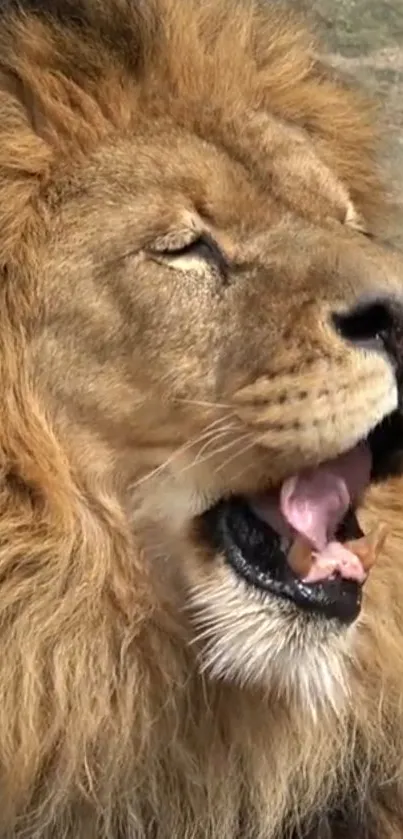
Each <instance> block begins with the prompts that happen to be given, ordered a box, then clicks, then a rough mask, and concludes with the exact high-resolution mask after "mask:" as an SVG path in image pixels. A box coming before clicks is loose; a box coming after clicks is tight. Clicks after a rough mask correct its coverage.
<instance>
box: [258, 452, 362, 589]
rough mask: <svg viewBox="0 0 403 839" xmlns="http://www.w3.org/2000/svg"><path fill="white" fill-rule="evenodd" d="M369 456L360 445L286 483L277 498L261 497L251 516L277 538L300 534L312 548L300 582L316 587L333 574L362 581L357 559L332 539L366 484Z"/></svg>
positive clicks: (294, 476) (289, 479)
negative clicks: (272, 530) (265, 524)
mask: <svg viewBox="0 0 403 839" xmlns="http://www.w3.org/2000/svg"><path fill="white" fill-rule="evenodd" d="M370 473H371V453H370V450H369V448H368V446H367V445H366V444H365V443H360V444H359V445H357V446H356V447H355V448H354V449H351V450H350V451H349V452H346V454H343V455H341V456H340V457H338V458H336V459H335V460H329V461H327V462H326V463H323V464H321V465H320V466H319V467H318V468H317V469H311V470H309V471H306V472H302V473H300V474H298V475H293V476H292V477H291V478H288V480H286V481H285V482H284V483H283V485H282V487H281V491H280V498H279V499H278V498H275V497H274V496H266V495H265V496H260V498H259V499H257V501H256V502H255V505H254V506H255V509H256V512H257V513H258V514H259V515H260V516H261V518H263V519H264V520H265V521H267V522H268V523H269V524H270V525H271V526H272V527H273V528H274V529H275V530H276V531H277V532H278V533H281V534H283V535H288V536H290V535H293V534H294V535H295V533H298V534H300V535H301V536H303V537H305V539H306V540H307V541H308V542H310V544H311V545H312V548H313V554H312V568H311V571H310V572H309V574H308V575H307V577H305V580H306V581H307V582H316V581H317V580H321V579H322V580H323V579H326V578H328V577H330V576H332V575H333V574H334V573H336V572H337V573H338V574H340V576H342V577H344V578H346V579H354V580H357V581H359V582H362V581H363V580H364V579H365V576H366V574H365V572H364V569H363V567H362V565H361V563H360V560H359V559H358V558H357V557H356V556H355V554H353V553H352V552H351V551H349V550H347V549H346V548H345V547H344V546H343V545H342V544H341V543H340V542H337V541H335V540H334V536H335V533H336V531H337V528H338V526H339V524H340V523H341V522H342V520H343V518H344V516H345V514H346V512H347V510H348V508H349V507H350V505H351V504H353V503H354V502H356V501H357V500H358V498H359V497H360V495H361V494H362V493H363V492H364V490H365V489H366V487H367V486H368V484H369V480H370Z"/></svg>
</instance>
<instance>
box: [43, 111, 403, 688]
mask: <svg viewBox="0 0 403 839" xmlns="http://www.w3.org/2000/svg"><path fill="white" fill-rule="evenodd" d="M165 131H167V127H166V125H165ZM320 177H321V171H320V167H319V164H318V182H319V186H320V187H321V188H322V195H321V196H320V197H321V204H322V206H321V211H322V212H321V216H320V218H315V206H314V204H315V195H314V196H313V198H312V203H313V207H312V213H309V212H305V213H299V212H298V209H294V208H293V207H291V208H290V207H289V206H287V203H286V202H285V201H284V203H283V202H282V201H281V196H280V197H279V196H276V197H275V198H274V197H273V196H272V195H271V192H270V185H269V184H267V185H266V184H265V183H264V180H263V178H262V174H261V172H259V174H258V176H255V175H254V173H252V172H249V171H248V170H247V168H246V167H244V166H240V165H239V164H237V163H236V161H235V160H233V159H231V156H230V155H229V154H227V153H225V152H224V151H220V150H217V149H216V148H214V147H213V146H212V145H208V144H207V143H202V142H201V141H200V140H198V139H197V138H196V137H191V138H189V139H188V140H187V141H186V142H184V141H183V139H182V137H181V134H180V132H178V131H175V125H174V122H173V123H172V126H171V127H170V132H169V142H166V141H165V142H164V143H163V144H162V143H159V142H158V141H155V139H154V138H153V136H149V137H148V136H146V137H145V138H144V139H141V140H137V139H134V140H133V141H131V142H130V143H125V144H123V143H122V145H121V146H120V147H118V148H116V146H115V147H114V148H113V150H109V149H105V150H104V151H103V152H102V154H101V153H99V154H98V156H97V157H96V158H95V159H94V160H93V162H92V165H91V167H89V169H88V170H87V169H86V170H85V171H84V172H83V173H82V174H80V176H79V177H78V178H77V180H76V181H75V184H74V191H73V192H72V194H71V195H69V194H67V196H66V198H65V201H64V204H63V208H62V209H61V210H60V212H59V214H58V222H57V225H58V235H57V237H55V238H54V240H53V241H51V242H50V243H49V244H48V246H47V249H46V253H45V256H44V258H43V259H44V261H43V265H42V266H41V269H42V272H43V274H42V276H43V284H44V288H45V289H46V292H47V295H48V311H47V324H46V330H45V333H44V337H43V339H42V343H41V349H40V353H41V354H42V364H41V366H42V369H46V377H47V380H48V383H49V385H50V390H51V392H52V393H53V396H54V397H55V399H57V400H58V401H59V402H60V404H63V405H65V406H68V410H70V411H72V417H73V418H74V419H75V420H77V419H78V418H80V421H81V422H85V423H87V425H88V427H89V428H91V429H92V428H93V429H96V430H97V431H98V432H99V433H100V434H101V435H102V436H103V437H104V438H105V439H106V440H107V441H108V444H109V445H110V446H111V451H112V452H113V453H114V456H115V457H116V458H117V461H118V462H119V463H120V467H119V468H120V469H121V470H123V471H124V473H125V481H126V488H127V489H128V491H129V493H130V496H131V502H130V505H131V508H132V515H133V517H134V523H135V527H136V529H138V532H139V533H140V534H141V533H143V536H142V546H143V548H144V550H145V556H146V562H147V563H149V564H150V567H151V568H152V570H153V573H154V572H155V578H156V584H157V586H158V585H160V584H161V577H162V579H163V581H164V586H165V589H164V595H165V596H166V595H167V591H170V592H171V593H170V596H171V597H173V598H174V602H175V608H176V609H177V610H179V612H182V611H183V610H185V611H186V612H187V614H188V617H189V620H190V622H191V625H193V631H194V633H195V634H196V635H200V638H201V640H200V642H199V643H200V651H201V654H202V658H203V659H204V661H205V663H206V664H207V665H211V666H212V667H213V669H214V671H215V672H216V673H219V674H220V675H224V676H230V677H232V676H234V675H235V676H237V677H240V678H241V679H245V680H246V679H247V678H249V677H251V678H252V679H256V678H262V677H263V678H264V679H265V680H267V679H268V678H271V676H272V673H273V668H275V667H277V668H278V667H281V668H284V667H286V669H287V670H290V669H291V668H292V667H297V666H298V662H297V658H296V656H297V650H298V655H303V654H304V650H305V651H306V653H307V655H309V656H311V657H312V659H313V661H315V667H316V671H315V672H316V673H317V674H318V673H319V676H318V678H324V676H323V672H322V670H323V667H324V664H323V663H322V664H320V666H318V661H319V657H318V649H319V650H323V649H324V650H325V655H326V656H327V657H329V655H330V652H329V650H330V649H331V648H332V644H333V645H334V644H337V648H338V649H339V646H340V643H341V642H340V638H339V636H340V633H341V629H342V627H343V626H345V625H346V624H349V623H350V622H351V620H353V618H355V617H356V615H357V612H358V609H359V601H360V597H361V582H362V581H361V580H359V581H358V583H357V581H356V580H355V578H354V574H353V578H352V579H351V578H349V576H348V574H347V576H346V577H344V575H343V574H339V573H338V567H336V570H335V573H334V574H332V575H331V574H330V573H329V574H328V575H327V576H326V577H325V579H320V581H318V582H314V583H313V584H311V585H305V584H304V583H302V582H301V581H300V579H299V577H298V575H295V574H294V573H293V572H292V570H291V568H290V565H289V563H288V561H287V553H288V552H289V549H290V544H291V542H292V533H291V532H289V533H288V532H283V531H282V530H281V528H280V530H277V531H276V527H275V524H274V523H273V521H272V520H271V519H270V516H269V518H268V519H267V520H266V522H264V521H262V520H261V519H260V518H259V515H257V510H258V509H259V503H260V507H262V504H263V507H264V500H265V498H271V499H272V501H271V503H272V505H275V504H277V507H278V505H279V502H276V501H275V497H276V494H278V492H279V487H280V486H281V485H282V483H283V482H284V480H285V479H287V478H289V477H290V476H291V475H295V474H298V473H300V472H301V470H306V469H308V470H309V468H312V467H316V466H318V464H320V463H322V462H323V461H328V460H329V459H331V458H336V457H337V456H338V455H340V454H342V453H344V452H349V451H350V450H352V449H353V450H354V451H357V449H355V447H356V446H357V444H359V443H360V442H362V441H365V440H367V439H368V435H369V434H370V432H373V429H374V428H376V427H377V426H379V424H380V423H381V422H382V420H383V419H384V418H385V417H387V416H388V415H390V414H392V412H393V411H394V410H395V409H396V407H397V404H398V387H397V368H396V364H400V358H399V356H398V349H397V344H396V342H395V343H394V337H395V338H396V334H397V333H396V329H397V328H398V327H399V326H400V310H399V305H400V303H399V295H401V279H400V277H401V276H403V264H402V262H401V261H400V260H399V259H398V258H397V257H396V256H395V255H393V254H389V253H388V252H387V251H386V250H385V249H384V248H382V247H381V246H378V245H377V244H376V243H374V242H372V241H371V240H370V239H368V238H367V237H366V236H365V235H363V233H362V232H361V231H360V230H357V229H355V226H354V220H355V216H354V213H353V210H352V206H351V203H350V201H349V199H348V198H347V196H345V195H344V192H343V190H342V189H340V193H339V194H336V198H337V200H335V197H334V192H332V190H331V189H330V188H329V195H328V196H327V193H326V188H327V186H328V185H327V183H326V181H324V182H323V183H322V182H321V180H320ZM305 189H306V190H308V189H309V183H306V184H305V182H304V180H303V178H302V182H301V183H298V184H297V185H296V187H295V194H293V200H294V206H295V207H298V201H299V194H300V190H302V191H304V190H305ZM77 196H78V197H77ZM327 198H328V203H327V205H326V199H327ZM326 210H327V213H326V214H325V212H324V211H326ZM77 216H79V218H80V224H79V225H77V222H76V218H77ZM82 231H83V232H82ZM72 289H74V294H72ZM49 350H51V352H52V359H51V358H50V355H49V356H48V357H47V353H48V352H49ZM46 357H47V361H46V363H45V364H44V363H43V358H45V359H46ZM67 364H69V369H70V371H71V376H70V377H69V378H68V379H67V380H66V378H65V376H64V373H63V371H64V370H65V369H66V365H67ZM371 439H372V438H371ZM358 461H359V458H358ZM358 461H357V465H356V466H354V463H353V467H352V468H353V469H354V468H357V469H358V470H359V469H360V463H359V462H358ZM122 464H124V465H123V466H122ZM268 493H271V494H270V496H269V495H268ZM262 499H263V501H262ZM357 502H358V497H357V498H352V499H351V503H352V504H353V505H354V506H355V505H356V503H357ZM348 506H349V505H348ZM206 511H208V512H206ZM345 512H346V510H344V511H343V515H344V513H345ZM269 522H270V523H269ZM331 535H332V534H331ZM354 535H356V534H354V533H349V532H348V533H347V535H345V536H344V539H343V541H346V539H347V538H349V537H350V536H351V537H353V536H354ZM329 538H330V537H329ZM158 578H160V579H158ZM167 587H168V588H167ZM335 639H336V640H335ZM304 666H305V667H306V663H305V665H304ZM321 668H322V670H321ZM304 678H305V679H307V678H308V676H307V675H306V674H305V676H304Z"/></svg>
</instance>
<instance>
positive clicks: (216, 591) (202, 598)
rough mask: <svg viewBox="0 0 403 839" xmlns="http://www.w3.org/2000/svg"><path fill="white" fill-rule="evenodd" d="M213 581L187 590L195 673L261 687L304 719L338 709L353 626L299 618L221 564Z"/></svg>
mask: <svg viewBox="0 0 403 839" xmlns="http://www.w3.org/2000/svg"><path fill="white" fill-rule="evenodd" d="M217 570H218V569H217ZM217 577H218V575H217ZM217 577H215V579H214V580H211V581H209V582H206V583H203V584H201V585H200V586H197V587H193V588H192V589H191V591H190V610H191V615H192V621H193V624H194V626H195V630H196V635H195V642H194V643H195V645H197V647H198V649H199V650H200V653H199V655H200V666H201V668H202V670H203V671H205V672H207V673H208V674H209V675H210V677H211V678H213V679H218V680H220V679H223V680H225V681H228V680H229V681H235V682H237V683H240V684H241V685H242V686H245V687H247V686H258V687H260V688H262V687H263V688H264V689H266V690H267V691H268V692H269V693H270V694H273V693H274V694H277V695H278V698H279V699H280V700H281V699H283V700H285V701H290V702H293V703H297V704H298V708H299V709H300V711H301V712H303V711H305V712H306V713H308V714H309V715H310V716H312V715H313V716H316V715H317V713H319V711H320V710H322V711H323V710H324V709H325V708H326V707H327V708H328V709H329V710H330V709H332V710H333V711H334V712H336V713H337V712H340V711H341V710H342V708H343V707H344V704H345V700H346V699H347V696H348V680H347V672H346V670H347V661H348V651H349V648H351V634H352V633H353V632H354V627H352V628H349V629H341V628H340V627H338V626H336V625H335V624H333V623H332V622H328V621H326V620H323V621H322V620H320V619H318V620H313V619H307V617H306V616H304V615H303V614H301V613H299V612H298V611H297V609H296V608H295V607H294V606H293V605H292V604H290V603H287V602H286V601H281V600H280V599H278V598H276V597H275V596H271V595H269V596H266V595H263V594H261V593H260V592H259V591H257V590H255V589H253V588H252V587H250V586H248V585H247V584H246V583H244V582H243V581H242V580H240V579H238V578H237V577H236V576H235V574H234V573H233V572H232V571H231V569H229V568H226V567H224V566H222V567H221V568H220V569H219V578H217Z"/></svg>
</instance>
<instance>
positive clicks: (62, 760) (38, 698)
mask: <svg viewBox="0 0 403 839" xmlns="http://www.w3.org/2000/svg"><path fill="white" fill-rule="evenodd" d="M3 6H4V9H3ZM46 7H47V8H46ZM234 43H235V44H236V45H237V47H236V49H234ZM0 56H1V58H0V65H1V67H0V72H1V88H0V254H1V271H2V285H1V288H0V313H1V314H0V375H1V382H2V421H1V425H0V477H1V481H0V637H1V667H0V799H1V807H0V836H1V837H2V839H3V837H4V839H6V837H7V839H9V838H10V839H17V837H23V836H29V839H50V838H51V837H57V839H62V837H66V839H70V837H74V839H173V838H174V839H202V837H203V839H208V837H210V839H238V837H241V836H242V837H248V839H249V837H250V839H252V836H253V839H263V838H264V839H275V837H278V836H280V835H281V836H282V835H288V833H287V831H288V830H289V831H290V832H292V831H297V832H298V830H299V829H302V828H303V829H304V830H305V833H304V835H307V831H308V829H309V828H310V827H312V828H314V827H315V828H316V827H317V825H318V824H319V823H320V822H321V818H322V814H323V819H324V822H323V824H324V825H325V822H326V824H327V821H326V819H327V815H325V814H326V813H328V812H330V811H331V810H332V807H333V806H335V807H336V806H337V807H339V806H340V802H344V804H345V808H346V812H347V813H348V815H349V816H350V817H351V824H353V825H354V823H355V821H354V820H355V818H356V814H357V813H359V810H360V806H361V804H362V801H360V800H355V801H351V799H350V798H349V790H350V787H351V785H354V790H355V791H357V789H358V790H360V789H362V790H363V796H364V787H365V790H366V792H365V795H366V796H367V791H368V788H371V783H372V782H373V783H374V784H375V783H376V785H377V789H379V788H381V785H382V783H383V782H387V783H389V787H385V788H384V792H383V793H382V796H384V800H383V799H382V800H381V796H380V795H379V794H378V793H376V795H375V796H374V799H373V800H371V801H370V803H369V804H368V796H367V797H366V806H368V807H369V810H370V813H369V815H370V816H371V817H373V820H374V824H376V826H377V833H376V834H375V833H374V834H372V833H371V837H372V835H373V836H375V835H376V836H377V839H380V837H382V839H386V837H388V839H389V837H390V839H392V837H394V836H397V835H398V832H395V833H393V824H394V819H396V824H397V825H399V824H400V823H401V822H400V821H399V819H400V817H401V813H400V805H399V801H398V798H397V795H396V789H397V786H399V787H400V785H401V780H400V779H401V773H402V769H403V727H402V726H401V725H400V724H399V723H398V722H397V721H398V719H399V715H400V711H401V706H402V694H401V680H400V678H399V675H398V673H399V672H400V670H399V667H398V666H397V663H399V664H400V658H401V655H402V654H401V649H400V646H401V645H400V642H399V639H400V635H399V633H398V629H397V627H398V623H399V620H400V612H398V611H397V612H396V613H395V614H392V613H391V614H390V621H389V623H388V626H383V625H381V626H377V627H375V626H374V625H373V624H371V625H369V626H368V627H367V635H366V637H365V636H364V639H363V640H362V649H361V650H360V655H361V659H360V660H359V661H358V662H357V665H356V669H357V678H356V681H355V682H354V685H353V690H354V691H355V696H354V702H353V703H352V704H350V705H349V708H348V710H346V712H345V715H343V714H342V715H340V714H335V713H334V711H333V710H332V709H331V708H330V709H328V710H324V711H323V717H322V719H321V720H319V721H317V722H316V724H312V725H311V726H310V725H309V724H308V723H307V719H306V717H305V716H304V715H303V714H300V709H298V708H295V707H293V706H292V704H290V707H285V706H284V705H278V704H277V703H276V701H275V697H274V696H262V695H261V694H260V693H259V691H245V692H244V691H243V690H242V689H241V688H237V687H235V686H228V685H220V684H217V685H212V684H211V683H210V682H209V680H208V678H207V677H204V676H203V675H200V674H199V672H198V670H197V663H196V660H195V658H194V655H193V652H192V650H191V648H188V646H187V643H186V641H187V639H186V637H185V630H184V628H183V626H182V625H181V622H180V621H178V619H177V618H176V617H175V616H173V615H172V614H170V611H169V609H168V608H166V609H165V608H163V607H162V606H161V603H160V602H159V601H158V598H156V597H155V596H154V594H153V591H152V588H151V584H150V583H149V580H148V572H147V568H146V567H145V566H144V562H143V558H142V555H141V551H140V550H139V548H138V546H137V544H136V534H132V533H131V531H130V528H129V527H128V523H127V518H126V514H125V511H124V510H123V509H122V508H121V507H120V506H119V504H118V503H117V502H116V500H115V498H114V497H113V495H112V494H111V493H110V492H109V487H106V488H105V486H104V485H103V475H102V465H101V464H103V462H104V451H103V450H102V445H101V443H99V463H100V465H99V468H98V467H97V466H96V465H94V466H93V468H92V471H91V472H89V473H88V474H87V473H86V471H85V469H84V468H83V465H84V460H85V457H84V456H83V463H81V464H79V465H77V464H72V463H71V460H70V457H69V452H68V451H66V450H65V449H64V447H63V445H62V444H61V442H60V440H59V439H58V436H57V434H56V432H55V430H54V428H53V427H52V423H51V419H50V418H49V416H48V415H47V412H46V408H45V407H44V406H43V405H41V404H39V402H38V399H37V396H36V393H35V389H34V387H33V384H32V371H31V369H30V362H29V346H30V342H31V341H33V340H34V338H35V334H34V330H33V327H32V323H33V319H34V314H35V317H36V318H38V317H39V315H40V307H41V299H40V294H39V291H38V283H37V281H36V279H35V274H34V269H35V258H36V257H35V255H36V253H38V252H40V251H41V248H42V247H43V243H44V240H45V237H46V230H47V224H48V214H49V213H50V212H51V211H52V208H53V207H54V206H55V205H56V204H57V202H58V201H59V200H61V199H62V196H63V189H64V188H65V184H66V183H68V184H69V188H70V189H71V188H72V183H71V171H72V168H73V163H74V166H81V165H85V164H86V162H87V161H88V160H89V159H90V158H91V155H92V154H93V153H94V152H95V151H96V149H97V147H98V145H99V144H100V143H101V142H106V141H108V142H111V143H113V140H114V137H115V136H116V135H118V134H119V135H120V136H121V135H126V136H127V137H129V136H130V132H131V131H132V130H133V126H137V127H138V126H141V125H142V124H143V123H145V122H147V121H148V122H149V120H150V119H152V118H153V117H159V118H161V117H163V115H164V113H165V112H166V111H167V110H168V112H172V111H174V112H175V115H176V119H177V121H178V123H180V124H182V125H183V129H184V131H191V132H194V133H196V134H197V135H198V136H199V137H201V138H202V139H214V138H215V137H219V139H220V142H221V143H222V144H223V145H224V147H228V148H231V151H232V154H233V156H234V157H235V158H236V156H237V154H238V155H240V154H241V151H238V145H237V138H236V137H235V136H234V134H233V125H234V124H235V123H238V122H239V118H240V116H242V114H244V113H247V114H249V113H250V114H255V113H257V112H258V111H261V110H262V109H264V110H265V111H267V114H268V117H271V116H272V117H273V118H275V120H276V122H275V127H273V134H271V135H270V141H271V142H273V141H274V142H275V143H277V145H278V147H280V146H281V141H282V130H283V128H282V126H287V130H288V128H289V126H291V127H295V130H296V132H297V134H298V131H300V130H302V131H304V132H305V133H306V134H307V135H308V136H309V138H310V142H311V143H312V144H313V146H314V147H315V148H316V149H317V150H318V151H319V152H320V156H321V159H322V160H323V161H324V163H325V164H326V165H328V166H329V167H330V168H331V170H332V171H333V172H334V173H335V174H336V175H337V176H338V177H339V179H340V180H341V182H342V183H343V184H344V185H345V186H346V188H347V189H348V191H349V195H350V197H351V199H352V201H353V203H354V204H355V206H356V207H357V208H358V209H359V211H360V212H361V213H362V215H363V216H364V217H365V218H366V219H369V220H371V219H373V218H374V217H375V215H376V213H378V214H379V215H381V214H382V213H383V210H384V199H383V190H382V186H381V184H380V180H379V177H378V172H377V165H376V151H377V139H376V136H375V133H374V129H373V119H372V113H371V110H370V108H369V106H368V104H367V103H366V102H364V101H363V100H362V98H361V96H360V95H359V94H357V93H356V92H354V91H351V90H349V89H346V87H345V86H343V85H341V84H340V83H339V82H338V81H337V80H336V79H334V78H333V76H332V74H331V73H330V71H328V70H327V69H326V68H325V67H324V66H323V65H322V63H321V62H319V61H318V59H317V58H316V45H315V43H314V41H313V40H312V39H311V38H310V37H309V36H307V34H306V32H305V30H304V28H303V27H301V25H300V23H299V22H298V21H296V20H295V19H294V17H293V16H291V15H290V14H288V13H285V12H283V11H280V10H279V9H277V8H276V9H273V8H270V7H269V4H266V3H263V2H259V0H254V1H253V2H252V1H251V2H247V0H205V2H202V3H196V2H195V0H186V2H182V3H181V2H178V0H149V2H145V0H144V1H143V2H140V0H139V2H138V3H134V2H130V0H105V2H100V1H99V2H98V1H97V0H81V2H79V0H77V2H73V0H64V1H63V0H53V2H52V0H49V2H48V3H47V4H46V3H45V2H44V3H41V2H38V3H34V2H26V3H21V4H18V6H17V5H16V4H14V3H12V2H10V3H5V4H3V5H2V12H1V15H0ZM254 130H255V129H254V123H253V120H251V122H250V125H248V124H247V121H246V122H245V129H244V132H245V133H244V137H243V138H242V148H243V149H244V150H245V149H248V154H249V149H250V157H249V158H248V159H249V160H250V163H249V164H248V165H251V166H253V165H254V160H253V142H254ZM240 159H241V158H240ZM242 162H243V163H245V165H246V164H247V161H245V160H243V161H242ZM97 445H98V443H97V441H96V440H88V441H87V443H86V446H85V447H84V451H85V454H86V456H87V458H88V462H90V461H91V463H92V464H96V462H97V457H98V449H97ZM95 473H96V480H95V477H94V474H95ZM100 487H101V490H100ZM392 492H393V491H392V490H389V494H388V495H386V496H385V498H386V504H387V509H388V510H389V509H391V505H392V503H393V504H394V505H395V507H396V510H395V512H394V513H393V524H394V529H395V531H396V528H397V536H396V541H395V543H394V544H393V546H392V551H394V552H395V553H396V554H397V553H398V551H399V545H400V544H401V543H402V542H401V540H402V539H403V526H401V524H400V521H399V520H398V519H399V516H400V517H401V520H402V521H403V517H402V516H401V514H402V512H403V510H402V505H401V503H400V500H399V498H400V495H399V493H401V488H400V485H398V487H397V489H396V492H395V493H394V494H393V495H391V493H392ZM402 497H403V496H402ZM380 504H381V500H379V499H378V505H380ZM392 551H391V554H390V557H389V560H388V561H386V562H385V568H386V570H385V576H384V583H383V588H382V586H381V589H382V592H381V596H383V597H384V598H385V600H386V601H387V599H388V596H389V595H388V592H389V590H390V587H391V585H392V583H391V580H392V567H393V562H394V558H393V556H392ZM385 651H387V655H388V657H389V659H390V665H389V669H388V672H385V668H386V667H387V666H388V665H387V663H385V660H384V655H385ZM362 673H364V674H365V679H364V677H362V679H361V678H360V677H361V675H362ZM364 684H365V688H364V686H363V685H364ZM379 685H382V690H381V692H380V687H379ZM354 708H355V711H354ZM273 730H275V731H276V738H275V740H274V739H273V737H272V732H273ZM301 742H303V743H304V750H303V753H302V754H301V753H300V745H299V744H300V743H301ZM251 743H252V744H253V747H252V748H251V747H250V744H251ZM357 754H358V755H359V756H360V758H361V765H360V767H359V769H357V765H356V756H357ZM358 772H360V773H363V772H367V773H368V777H367V778H364V776H362V777H361V778H360V777H357V773H358ZM394 773H395V774H394ZM391 778H392V779H393V781H391ZM371 779H372V780H371ZM349 808H350V809H349ZM371 808H372V810H371ZM336 822H337V819H336ZM385 826H386V827H385ZM384 827H385V830H384ZM323 829H325V827H324V828H323ZM280 831H282V833H281V834H280ZM293 835H294V834H293ZM322 835H323V836H325V835H327V834H325V833H323V834H320V836H322ZM352 835H354V834H353V833H352V834H351V836H352ZM368 835H369V834H368Z"/></svg>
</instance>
